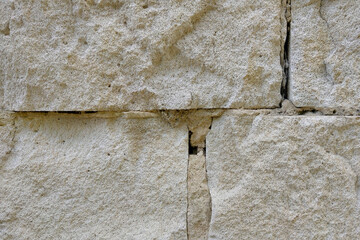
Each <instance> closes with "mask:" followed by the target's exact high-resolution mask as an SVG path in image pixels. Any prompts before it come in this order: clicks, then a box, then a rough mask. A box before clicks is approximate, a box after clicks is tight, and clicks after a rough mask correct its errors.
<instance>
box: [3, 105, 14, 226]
mask: <svg viewBox="0 0 360 240" xmlns="http://www.w3.org/2000/svg"><path fill="white" fill-rule="evenodd" d="M14 134H15V128H14V115H13V114H11V113H2V112H0V169H1V168H2V165H3V164H4V163H5V161H6V159H7V157H8V156H9V154H10V153H11V150H12V148H13V138H14ZM0 179H1V175H0ZM0 226H1V220H0Z"/></svg>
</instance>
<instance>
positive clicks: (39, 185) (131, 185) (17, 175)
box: [0, 115, 188, 240]
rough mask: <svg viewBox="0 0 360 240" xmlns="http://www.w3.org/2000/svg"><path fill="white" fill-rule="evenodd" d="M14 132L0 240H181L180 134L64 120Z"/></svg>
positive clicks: (144, 125) (165, 128) (146, 122)
mask: <svg viewBox="0 0 360 240" xmlns="http://www.w3.org/2000/svg"><path fill="white" fill-rule="evenodd" d="M16 126H17V132H16V135H15V139H14V141H15V146H14V148H13V151H12V153H11V155H10V156H9V157H8V159H7V160H6V162H5V164H4V166H3V167H2V169H1V172H0V177H1V178H0V212H1V215H0V217H1V219H0V224H1V225H0V226H1V228H0V236H1V237H0V238H1V239H174V240H175V239H186V210H187V207H186V205H187V200H186V198H187V184H186V178H187V157H188V156H187V140H188V136H187V133H188V132H187V128H186V126H178V127H177V128H176V129H173V128H171V127H170V126H169V125H168V124H167V123H166V122H164V121H162V120H160V119H159V118H149V119H122V118H114V119H85V118H81V117H76V116H70V117H69V116H68V117H67V116H64V115H61V116H58V115H55V116H53V115H48V116H45V117H41V116H39V115H37V116H33V115H30V116H28V117H27V118H22V117H20V118H18V120H17V121H16Z"/></svg>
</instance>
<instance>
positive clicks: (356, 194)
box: [206, 111, 360, 239]
mask: <svg viewBox="0 0 360 240" xmlns="http://www.w3.org/2000/svg"><path fill="white" fill-rule="evenodd" d="M206 150H207V154H206V162H207V170H208V181H209V188H210V193H211V198H212V217H211V223H210V232H209V239H358V238H359V236H360V212H359V209H360V191H359V189H360V188H359V180H358V179H359V176H360V118H359V117H333V116H328V117H323V116H288V117H287V116H264V115H258V116H256V114H255V113H253V114H250V115H248V114H243V113H241V112H240V111H228V112H227V113H226V114H224V115H223V116H222V117H220V118H219V119H216V120H214V122H213V124H212V129H211V131H210V132H209V134H208V137H207V149H206Z"/></svg>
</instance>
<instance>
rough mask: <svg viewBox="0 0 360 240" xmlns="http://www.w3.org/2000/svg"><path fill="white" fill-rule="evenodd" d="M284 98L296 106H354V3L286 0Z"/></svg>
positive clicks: (357, 71)
mask: <svg viewBox="0 0 360 240" xmlns="http://www.w3.org/2000/svg"><path fill="white" fill-rule="evenodd" d="M291 20H292V21H291V38H290V82H289V98H290V100H291V101H292V102H293V103H294V104H295V105H296V106H297V107H341V108H356V109H358V108H359V107H360V94H359V88H360V81H359V78H360V27H359V26H360V4H359V1H357V0H349V1H348V0H338V1H325V0H316V1H310V0H305V1H304V0H292V1H291Z"/></svg>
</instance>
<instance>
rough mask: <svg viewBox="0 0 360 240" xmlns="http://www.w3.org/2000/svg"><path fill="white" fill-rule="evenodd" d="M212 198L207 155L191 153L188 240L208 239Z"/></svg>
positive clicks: (200, 152) (201, 151)
mask: <svg viewBox="0 0 360 240" xmlns="http://www.w3.org/2000/svg"><path fill="white" fill-rule="evenodd" d="M210 216H211V199H210V194H209V188H208V184H207V177H206V167H205V155H204V152H203V150H200V151H199V152H198V153H197V155H195V154H194V155H189V167H188V217H187V219H188V240H205V239H208V236H207V235H208V232H209V231H208V230H209V222H210Z"/></svg>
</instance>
